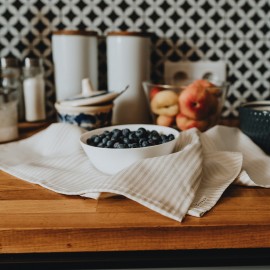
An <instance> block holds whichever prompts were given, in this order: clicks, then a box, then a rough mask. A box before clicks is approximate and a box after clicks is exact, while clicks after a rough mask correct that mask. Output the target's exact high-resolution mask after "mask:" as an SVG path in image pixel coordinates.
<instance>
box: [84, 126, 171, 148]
mask: <svg viewBox="0 0 270 270" xmlns="http://www.w3.org/2000/svg"><path fill="white" fill-rule="evenodd" d="M174 138H175V137H174V135H173V134H169V135H164V134H159V133H158V132H157V131H156V130H151V131H149V130H146V129H145V128H143V127H140V128H138V129H137V130H135V131H131V130H130V129H128V128H125V129H117V128H115V129H113V130H112V131H108V130H106V131H104V132H103V133H101V134H99V135H93V136H91V137H90V138H88V139H87V141H86V143H87V144H88V145H91V146H96V147H102V148H116V149H117V148H120V149H123V148H139V147H147V146H153V145H158V144H162V143H166V142H169V141H172V140H173V139H174Z"/></svg>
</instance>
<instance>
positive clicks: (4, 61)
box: [1, 57, 19, 68]
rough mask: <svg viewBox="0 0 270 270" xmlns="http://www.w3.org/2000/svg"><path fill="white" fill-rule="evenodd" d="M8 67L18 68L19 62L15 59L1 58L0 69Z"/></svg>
mask: <svg viewBox="0 0 270 270" xmlns="http://www.w3.org/2000/svg"><path fill="white" fill-rule="evenodd" d="M9 67H13V68H14V67H16V68H17V67H19V61H18V59H17V58H12V57H2V58H1V68H9Z"/></svg>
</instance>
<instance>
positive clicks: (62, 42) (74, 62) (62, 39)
mask: <svg viewBox="0 0 270 270" xmlns="http://www.w3.org/2000/svg"><path fill="white" fill-rule="evenodd" d="M52 54H53V62H54V71H55V74H54V76H55V87H56V100H57V101H59V100H63V99H66V98H69V97H72V96H75V95H77V94H80V93H81V82H82V79H84V78H89V79H90V80H91V82H92V84H93V87H94V88H95V89H98V35H97V32H95V31H81V30H60V31H56V32H53V35H52Z"/></svg>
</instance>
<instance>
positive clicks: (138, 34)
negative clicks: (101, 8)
mask: <svg viewBox="0 0 270 270" xmlns="http://www.w3.org/2000/svg"><path fill="white" fill-rule="evenodd" d="M107 35H108V36H135V37H150V36H151V34H150V33H147V32H135V31H132V32H129V31H113V32H109V33H108V34H107Z"/></svg>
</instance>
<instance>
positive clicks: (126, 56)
mask: <svg viewBox="0 0 270 270" xmlns="http://www.w3.org/2000/svg"><path fill="white" fill-rule="evenodd" d="M106 42H107V69H108V89H109V90H110V91H121V90H122V89H124V88H125V87H126V86H127V85H129V89H128V90H127V91H126V92H125V93H124V94H123V95H121V96H120V97H119V98H118V99H117V100H116V101H115V106H114V113H113V123H114V124H139V123H149V122H150V117H149V110H148V105H147V100H146V95H145V94H144V91H143V86H142V82H143V81H147V80H149V79H150V35H149V34H147V33H142V32H110V33H108V36H107V40H106Z"/></svg>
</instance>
